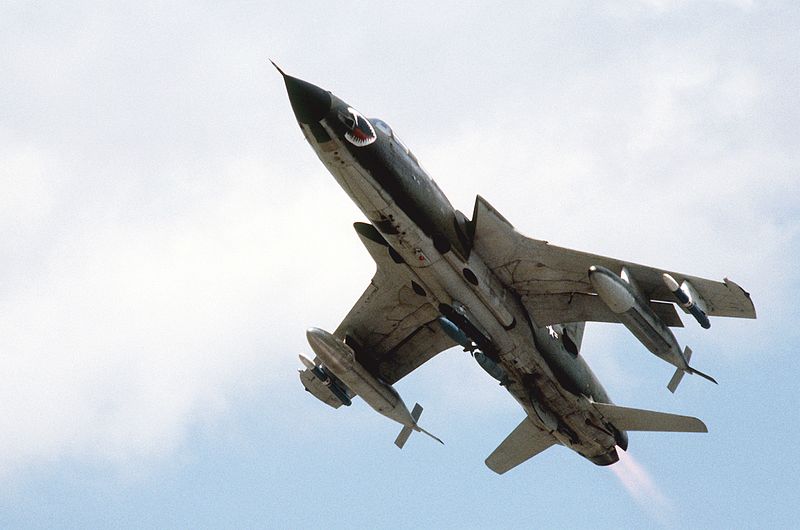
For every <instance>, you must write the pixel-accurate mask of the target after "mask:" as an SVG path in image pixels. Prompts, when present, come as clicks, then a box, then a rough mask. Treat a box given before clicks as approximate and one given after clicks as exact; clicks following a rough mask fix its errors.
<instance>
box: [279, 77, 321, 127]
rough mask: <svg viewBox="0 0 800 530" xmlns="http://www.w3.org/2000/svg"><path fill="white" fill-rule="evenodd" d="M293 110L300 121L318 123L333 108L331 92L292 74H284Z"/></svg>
mask: <svg viewBox="0 0 800 530" xmlns="http://www.w3.org/2000/svg"><path fill="white" fill-rule="evenodd" d="M283 81H284V83H286V91H287V92H288V93H289V101H290V102H291V103H292V110H294V115H295V116H296V117H297V121H299V122H300V123H316V122H319V121H320V120H322V118H324V117H325V115H326V114H327V113H328V111H329V110H331V95H330V93H329V92H327V91H325V90H323V89H321V88H320V87H318V86H316V85H312V84H311V83H309V82H307V81H303V80H302V79H297V78H296V77H292V76H290V75H285V74H284V76H283Z"/></svg>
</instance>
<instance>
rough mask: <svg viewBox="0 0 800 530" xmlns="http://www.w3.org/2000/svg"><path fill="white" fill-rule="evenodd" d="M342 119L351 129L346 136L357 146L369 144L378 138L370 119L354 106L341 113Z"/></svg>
mask: <svg viewBox="0 0 800 530" xmlns="http://www.w3.org/2000/svg"><path fill="white" fill-rule="evenodd" d="M341 120H342V123H344V124H345V126H346V127H347V128H348V129H349V130H348V131H347V132H345V133H344V137H345V138H347V141H348V142H350V143H351V144H353V145H355V146H356V147H364V146H365V145H369V144H371V143H372V142H374V141H375V140H376V139H377V138H378V137H377V136H376V135H375V129H373V128H372V124H371V123H370V122H369V120H367V119H366V118H365V117H364V116H362V115H361V113H359V112H358V111H357V110H355V109H354V108H352V107H348V108H347V113H344V114H342V115H341Z"/></svg>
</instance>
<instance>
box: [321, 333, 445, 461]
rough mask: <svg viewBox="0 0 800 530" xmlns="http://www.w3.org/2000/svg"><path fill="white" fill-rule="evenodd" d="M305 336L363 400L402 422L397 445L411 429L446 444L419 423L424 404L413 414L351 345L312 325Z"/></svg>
mask: <svg viewBox="0 0 800 530" xmlns="http://www.w3.org/2000/svg"><path fill="white" fill-rule="evenodd" d="M306 338H307V339H308V343H309V345H310V346H311V349H312V350H314V353H316V354H317V357H319V358H320V359H321V360H322V362H323V364H324V365H325V369H326V370H328V371H330V372H331V373H332V374H333V375H335V376H336V377H337V378H339V379H340V380H341V381H342V382H343V383H344V384H345V385H347V387H348V388H350V389H351V390H352V391H353V392H355V393H356V394H358V395H359V396H361V399H363V400H364V401H365V402H366V403H367V405H369V406H370V407H372V408H373V409H374V410H375V411H376V412H378V413H379V414H382V415H383V416H386V417H387V418H389V419H391V420H394V421H396V422H397V423H399V424H401V425H403V430H402V431H401V432H400V436H398V439H397V440H396V441H395V444H397V446H398V447H401V448H402V445H403V444H404V443H405V441H406V439H408V434H410V432H409V431H411V430H413V431H417V432H423V433H425V434H427V435H428V436H430V437H431V438H433V439H434V440H436V441H438V442H439V443H443V442H442V441H441V440H440V439H439V438H437V437H435V436H433V435H432V434H430V433H429V432H427V431H426V430H424V429H422V428H421V427H419V425H417V419H418V418H419V414H421V412H422V407H419V404H417V406H416V407H414V409H415V412H416V417H414V416H413V415H412V414H411V413H410V412H409V411H408V407H406V404H405V403H404V402H403V399H402V398H401V397H400V394H398V393H397V391H396V390H395V389H394V387H392V386H391V385H388V384H386V383H384V382H383V381H381V380H380V379H378V378H377V377H375V376H374V375H372V374H371V373H369V372H368V371H367V369H366V368H364V367H363V366H362V365H361V363H359V362H358V361H357V360H356V358H355V352H354V351H353V349H352V348H351V347H350V346H348V345H347V344H345V343H344V342H343V341H341V340H339V339H338V338H336V337H334V336H333V335H331V334H330V333H328V332H327V331H325V330H322V329H319V328H309V329H308V330H307V331H306Z"/></svg>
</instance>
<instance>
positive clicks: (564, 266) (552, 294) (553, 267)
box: [472, 196, 756, 326]
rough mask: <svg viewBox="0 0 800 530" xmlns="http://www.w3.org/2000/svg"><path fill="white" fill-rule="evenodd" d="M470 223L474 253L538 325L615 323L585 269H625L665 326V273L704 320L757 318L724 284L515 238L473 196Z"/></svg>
mask: <svg viewBox="0 0 800 530" xmlns="http://www.w3.org/2000/svg"><path fill="white" fill-rule="evenodd" d="M472 222H473V223H474V225H475V239H474V248H475V249H476V250H478V252H479V253H480V255H481V256H482V257H483V259H484V260H485V261H486V264H487V265H488V266H489V268H490V269H492V270H493V271H494V272H495V274H497V275H498V276H499V278H500V279H501V281H502V282H503V283H505V284H506V285H508V286H510V287H511V288H513V289H514V290H515V291H516V292H517V293H519V295H520V296H521V297H522V300H523V303H525V305H526V307H527V308H528V309H529V310H530V311H531V314H532V316H533V318H534V320H536V322H537V323H538V324H540V325H546V324H551V323H563V322H576V321H598V322H615V321H616V319H615V318H614V317H613V314H611V313H610V311H608V308H607V307H605V305H604V304H603V303H602V302H601V301H600V300H599V299H598V297H597V296H596V293H595V292H594V290H593V288H592V285H591V283H590V281H589V277H588V273H587V271H588V270H589V267H591V266H593V265H594V266H601V267H606V268H608V269H610V270H612V271H616V272H619V271H621V270H622V269H623V268H625V269H627V270H628V271H629V272H630V273H631V275H632V276H633V278H634V279H635V281H636V284H637V285H638V286H639V288H640V290H641V292H642V294H643V296H644V297H646V298H647V300H649V301H650V302H651V308H653V310H654V311H655V312H656V313H657V314H658V315H659V316H660V317H661V318H662V319H663V320H664V322H665V324H667V325H670V326H679V325H680V324H679V322H680V318H679V317H678V315H677V313H676V312H675V309H674V306H673V305H672V304H673V303H675V302H676V299H675V296H674V295H673V294H672V292H671V291H670V290H668V289H667V287H666V285H665V284H664V280H663V277H662V275H663V274H664V273H665V272H666V273H668V274H669V275H671V276H672V277H673V278H675V280H677V282H679V283H680V282H683V281H684V280H688V281H689V282H690V283H691V285H692V286H693V287H694V288H695V289H696V290H697V291H698V292H699V293H700V294H701V295H702V297H703V299H704V301H705V302H706V313H707V314H708V315H709V316H720V317H738V318H756V311H755V307H754V306H753V302H752V300H751V299H750V295H749V293H747V292H746V291H745V290H744V289H742V288H741V287H739V286H738V285H737V284H736V283H734V282H732V281H731V280H729V279H727V278H725V279H724V280H723V281H722V282H718V281H714V280H708V279H705V278H698V277H695V276H690V275H687V274H682V273H678V272H672V271H666V270H663V269H657V268H654V267H648V266H645V265H639V264H637V263H631V262H628V261H623V260H619V259H615V258H609V257H606V256H599V255H596V254H590V253H588V252H581V251H577V250H571V249H568V248H563V247H558V246H555V245H551V244H549V243H548V242H546V241H541V240H538V239H531V238H529V237H526V236H523V235H522V234H520V233H519V232H517V231H516V230H515V229H514V227H513V226H512V225H511V223H509V222H508V221H507V220H506V219H505V218H504V217H503V216H502V215H501V214H500V213H498V212H497V211H496V210H495V209H494V208H493V207H492V206H491V205H490V204H489V203H488V202H486V200H485V199H483V197H480V196H478V198H477V199H476V201H475V210H474V213H473V220H472Z"/></svg>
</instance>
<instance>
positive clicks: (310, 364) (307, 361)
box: [298, 353, 317, 370]
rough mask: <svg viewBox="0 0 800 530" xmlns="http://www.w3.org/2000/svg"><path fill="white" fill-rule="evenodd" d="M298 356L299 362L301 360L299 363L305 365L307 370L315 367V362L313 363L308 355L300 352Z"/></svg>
mask: <svg viewBox="0 0 800 530" xmlns="http://www.w3.org/2000/svg"><path fill="white" fill-rule="evenodd" d="M298 357H300V362H301V363H303V366H305V367H306V368H308V369H309V370H313V369H314V368H316V367H317V365H315V364H314V363H313V362H312V361H311V359H309V358H308V357H306V356H305V355H303V354H302V353H301V354H300V355H298Z"/></svg>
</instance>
